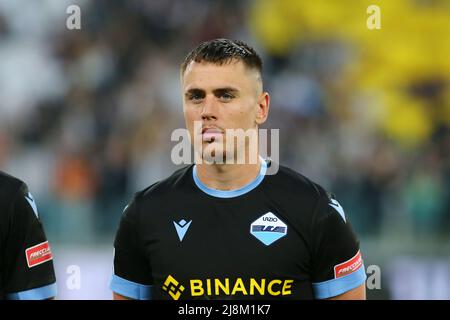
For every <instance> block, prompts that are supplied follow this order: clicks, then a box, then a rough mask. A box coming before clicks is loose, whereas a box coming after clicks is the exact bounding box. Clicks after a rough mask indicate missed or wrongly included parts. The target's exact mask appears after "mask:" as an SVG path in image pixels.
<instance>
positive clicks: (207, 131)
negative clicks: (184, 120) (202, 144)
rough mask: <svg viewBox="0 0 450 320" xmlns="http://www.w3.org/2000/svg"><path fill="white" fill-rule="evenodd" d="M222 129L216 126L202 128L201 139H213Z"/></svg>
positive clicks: (217, 136) (219, 134) (218, 135)
mask: <svg viewBox="0 0 450 320" xmlns="http://www.w3.org/2000/svg"><path fill="white" fill-rule="evenodd" d="M222 134H223V132H222V130H220V129H218V128H203V129H202V140H203V141H208V142H209V141H214V140H217V138H219V137H220V136H222Z"/></svg>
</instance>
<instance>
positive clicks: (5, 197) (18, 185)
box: [0, 171, 28, 214]
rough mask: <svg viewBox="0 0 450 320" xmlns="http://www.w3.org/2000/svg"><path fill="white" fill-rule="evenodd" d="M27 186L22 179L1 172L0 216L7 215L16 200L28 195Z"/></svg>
mask: <svg viewBox="0 0 450 320" xmlns="http://www.w3.org/2000/svg"><path fill="white" fill-rule="evenodd" d="M27 190H28V188H27V185H26V184H25V183H24V182H23V181H22V180H20V179H18V178H16V177H13V176H11V175H9V174H7V173H5V172H3V171H0V214H1V213H7V212H8V211H9V210H8V209H9V207H10V206H11V205H12V203H13V202H14V200H15V198H16V197H17V196H18V195H19V194H20V195H26V194H27Z"/></svg>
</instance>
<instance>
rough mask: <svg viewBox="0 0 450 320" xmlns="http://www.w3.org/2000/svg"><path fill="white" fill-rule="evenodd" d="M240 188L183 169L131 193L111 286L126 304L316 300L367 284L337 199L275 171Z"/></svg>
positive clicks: (299, 177) (291, 173) (288, 172)
mask: <svg viewBox="0 0 450 320" xmlns="http://www.w3.org/2000/svg"><path fill="white" fill-rule="evenodd" d="M268 165H269V166H270V162H267V163H266V162H264V164H263V165H261V171H260V173H259V175H258V177H257V178H256V179H255V180H254V181H253V182H252V183H250V184H248V185H247V186H245V187H243V188H241V189H238V190H233V191H219V190H214V189H210V188H208V187H207V186H205V185H203V184H202V182H201V181H200V180H199V179H198V177H197V174H196V166H195V165H191V166H188V167H185V168H183V169H181V170H178V171H177V172H175V173H174V174H173V175H172V176H170V177H169V178H167V179H165V180H162V181H160V182H158V183H156V184H153V185H152V186H150V187H149V188H147V189H145V190H143V191H142V192H139V193H137V194H136V195H135V197H134V199H133V201H132V202H131V203H130V204H129V205H128V206H127V207H126V209H125V211H124V213H123V216H122V219H121V223H120V226H119V229H118V232H117V235H116V239H115V243H114V248H115V255H114V269H113V273H114V274H113V275H112V278H111V283H110V287H111V289H112V290H113V291H114V292H116V293H118V294H121V295H123V296H126V297H130V298H134V299H175V300H178V299H314V298H318V299H323V298H328V297H333V296H336V295H339V294H342V293H344V292H346V291H349V290H351V289H353V288H356V287H358V286H360V285H361V284H363V283H364V282H365V279H366V274H365V270H364V265H363V261H362V258H361V254H360V252H359V243H358V241H357V239H356V237H355V235H354V233H353V231H352V229H351V226H350V224H349V222H348V221H347V218H346V216H345V214H344V211H343V209H342V207H341V206H340V205H339V203H338V202H337V201H336V200H335V199H334V198H333V197H332V196H331V195H330V194H328V193H327V192H325V191H324V189H323V188H321V187H320V186H319V185H317V184H315V183H313V182H311V181H310V180H308V179H307V178H305V177H304V176H302V175H300V174H299V173H296V172H294V171H292V170H290V169H288V168H285V167H283V166H280V167H279V171H278V172H277V173H276V174H275V175H265V173H266V170H267V166H268Z"/></svg>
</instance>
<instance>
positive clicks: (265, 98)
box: [255, 92, 270, 125]
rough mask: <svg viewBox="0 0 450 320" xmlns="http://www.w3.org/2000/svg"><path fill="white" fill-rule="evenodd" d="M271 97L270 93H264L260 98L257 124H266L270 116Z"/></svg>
mask: <svg viewBox="0 0 450 320" xmlns="http://www.w3.org/2000/svg"><path fill="white" fill-rule="evenodd" d="M269 105H270V96H269V93H268V92H263V93H261V94H260V95H259V97H258V108H257V110H256V119H255V122H256V124H258V125H260V124H263V123H264V122H266V120H267V117H268V115H269Z"/></svg>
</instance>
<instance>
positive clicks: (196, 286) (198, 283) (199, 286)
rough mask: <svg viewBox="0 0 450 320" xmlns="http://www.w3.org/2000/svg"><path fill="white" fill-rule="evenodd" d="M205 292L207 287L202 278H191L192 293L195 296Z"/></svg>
mask: <svg viewBox="0 0 450 320" xmlns="http://www.w3.org/2000/svg"><path fill="white" fill-rule="evenodd" d="M204 294H205V289H203V282H202V280H200V279H194V280H191V295H192V296H193V297H198V296H202V295H204Z"/></svg>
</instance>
